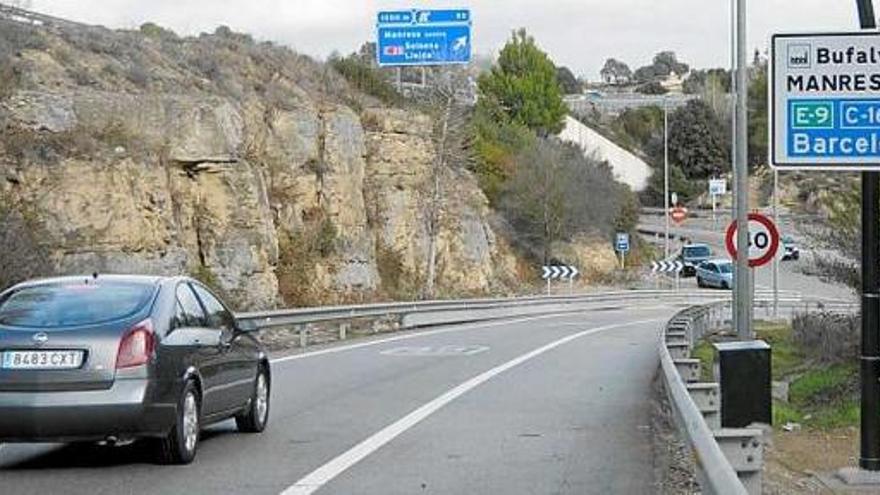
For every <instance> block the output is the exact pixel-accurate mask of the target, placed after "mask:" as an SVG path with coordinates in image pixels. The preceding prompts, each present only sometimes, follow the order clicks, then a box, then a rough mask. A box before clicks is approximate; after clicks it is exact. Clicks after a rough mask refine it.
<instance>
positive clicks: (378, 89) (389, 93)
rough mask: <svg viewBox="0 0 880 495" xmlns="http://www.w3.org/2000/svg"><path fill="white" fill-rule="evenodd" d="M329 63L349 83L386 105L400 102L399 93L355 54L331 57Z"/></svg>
mask: <svg viewBox="0 0 880 495" xmlns="http://www.w3.org/2000/svg"><path fill="white" fill-rule="evenodd" d="M329 63H330V65H331V66H332V67H333V68H334V69H335V70H336V72H338V73H339V74H340V75H342V77H344V78H345V79H346V80H347V81H348V82H349V84H351V85H352V86H354V87H355V88H357V89H358V90H359V91H362V92H364V93H366V94H368V95H370V96H374V97H376V98H378V99H379V100H381V101H382V102H383V103H385V104H387V105H394V104H398V103H400V98H401V96H400V94H399V93H398V92H397V90H395V89H394V86H393V85H392V84H391V83H389V82H388V81H387V80H386V79H385V77H384V76H383V75H382V73H381V72H379V70H378V69H376V68H375V67H371V66H370V65H368V64H366V63H364V62H363V61H362V60H361V59H360V57H359V56H357V55H356V54H352V55H349V56H348V57H345V58H341V57H331V58H330V60H329Z"/></svg>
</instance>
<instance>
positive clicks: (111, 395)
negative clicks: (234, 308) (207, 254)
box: [0, 275, 271, 464]
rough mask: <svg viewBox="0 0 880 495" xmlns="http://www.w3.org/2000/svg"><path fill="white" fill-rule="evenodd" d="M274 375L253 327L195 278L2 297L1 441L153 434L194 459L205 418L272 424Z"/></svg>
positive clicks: (253, 426) (101, 281)
mask: <svg viewBox="0 0 880 495" xmlns="http://www.w3.org/2000/svg"><path fill="white" fill-rule="evenodd" d="M270 380H271V370H270V366H269V360H268V358H267V356H266V353H265V352H264V351H263V349H262V348H261V346H260V344H259V342H258V341H257V339H256V338H255V337H254V335H252V334H251V333H249V331H248V330H247V329H244V328H242V327H241V326H240V325H239V324H238V323H237V322H236V320H235V318H234V317H233V314H232V313H231V312H230V311H229V310H228V309H227V307H226V306H225V305H224V304H223V303H222V302H221V301H220V299H219V298H218V297H217V296H215V295H214V294H213V293H212V292H211V291H210V290H208V288H206V287H205V286H204V285H202V284H200V283H199V282H197V281H195V280H192V279H189V278H184V277H145V276H112V275H101V276H97V275H92V276H88V277H64V278H55V279H46V280H38V281H33V282H27V283H23V284H19V285H16V286H14V287H12V288H10V289H9V290H7V291H5V292H3V293H2V294H0V442H69V441H108V442H110V443H118V442H124V441H129V440H134V439H140V438H147V439H150V440H149V441H151V442H153V443H154V444H155V446H156V450H157V453H158V454H159V456H160V460H161V461H163V462H169V463H182V464H185V463H189V462H191V461H192V459H193V458H194V456H195V453H196V448H197V445H198V441H199V432H200V430H201V428H202V427H203V426H205V425H207V424H210V423H214V422H218V421H221V420H225V419H228V418H232V417H234V418H235V421H236V423H237V425H238V428H239V430H241V431H245V432H260V431H262V430H263V429H264V428H265V427H266V423H267V420H268V417H269V395H270V394H269V390H270V389H269V387H270Z"/></svg>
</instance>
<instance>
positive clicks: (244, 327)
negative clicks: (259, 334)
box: [233, 318, 260, 333]
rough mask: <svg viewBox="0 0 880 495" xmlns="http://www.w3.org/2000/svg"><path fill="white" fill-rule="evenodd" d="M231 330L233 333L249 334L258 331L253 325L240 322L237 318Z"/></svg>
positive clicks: (247, 322)
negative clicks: (233, 330)
mask: <svg viewBox="0 0 880 495" xmlns="http://www.w3.org/2000/svg"><path fill="white" fill-rule="evenodd" d="M233 328H234V329H235V333H250V332H255V331H257V330H259V329H260V328H259V327H257V326H256V325H255V324H254V323H252V322H249V321H242V320H239V319H238V318H236V319H235V324H234V326H233Z"/></svg>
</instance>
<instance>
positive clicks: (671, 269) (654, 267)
mask: <svg viewBox="0 0 880 495" xmlns="http://www.w3.org/2000/svg"><path fill="white" fill-rule="evenodd" d="M683 268H684V263H682V262H681V261H654V262H652V263H651V271H652V272H654V273H657V272H660V273H678V272H680V271H681V270H682V269H683Z"/></svg>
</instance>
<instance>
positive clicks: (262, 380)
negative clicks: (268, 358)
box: [235, 367, 270, 433]
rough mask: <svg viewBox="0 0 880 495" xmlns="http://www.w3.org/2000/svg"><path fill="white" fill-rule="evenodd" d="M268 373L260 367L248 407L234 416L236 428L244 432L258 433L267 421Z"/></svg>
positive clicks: (263, 428)
mask: <svg viewBox="0 0 880 495" xmlns="http://www.w3.org/2000/svg"><path fill="white" fill-rule="evenodd" d="M269 396H270V383H269V373H267V372H266V369H265V368H263V367H260V371H259V372H258V373H257V379H256V380H254V391H253V395H252V396H251V400H250V404H249V405H248V408H247V409H246V410H245V411H244V412H243V413H242V414H239V415H238V416H236V417H235V424H236V425H237V426H238V430H239V431H241V432H244V433H260V432H262V431H263V430H265V429H266V423H268V422H269Z"/></svg>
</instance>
